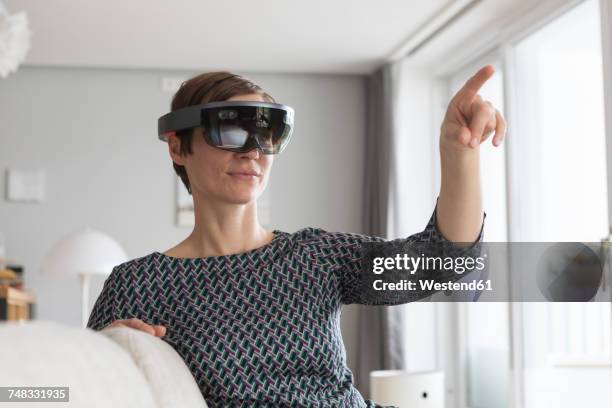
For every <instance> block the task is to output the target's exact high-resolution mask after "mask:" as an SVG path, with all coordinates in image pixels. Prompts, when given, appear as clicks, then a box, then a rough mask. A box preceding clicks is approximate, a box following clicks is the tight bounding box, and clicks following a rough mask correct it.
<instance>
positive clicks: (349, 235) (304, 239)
mask: <svg viewBox="0 0 612 408" xmlns="http://www.w3.org/2000/svg"><path fill="white" fill-rule="evenodd" d="M292 235H293V236H294V239H295V240H296V241H298V242H300V243H303V244H316V245H347V244H355V243H362V242H372V241H376V242H382V241H386V240H385V239H384V238H382V237H378V236H372V235H367V234H362V233H357V232H347V231H335V230H331V229H326V228H322V227H318V226H308V227H304V228H301V229H299V230H297V231H296V232H294V233H293V234H292Z"/></svg>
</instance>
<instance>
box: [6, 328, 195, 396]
mask: <svg viewBox="0 0 612 408" xmlns="http://www.w3.org/2000/svg"><path fill="white" fill-rule="evenodd" d="M0 386H55V387H69V402H54V403H53V407H55V408H60V407H70V408H77V407H78V408H81V407H83V408H85V407H86V408H96V407H105V408H106V407H113V408H123V407H125V408H138V407H147V408H174V407H177V408H178V407H181V408H192V407H193V408H206V402H205V401H204V398H203V397H202V394H201V392H200V390H199V388H198V386H197V384H196V382H195V379H194V378H193V376H192V374H191V372H190V371H189V368H188V367H187V366H186V365H185V363H184V361H183V359H182V358H181V357H180V355H179V354H178V353H177V352H176V351H175V350H174V349H173V348H172V347H171V346H170V345H169V344H168V343H166V342H165V341H163V340H162V339H160V338H158V337H155V336H153V335H150V334H148V333H145V332H142V331H139V330H135V329H131V328H127V327H114V328H109V329H105V330H102V331H99V332H98V331H94V330H91V329H89V328H86V329H83V328H78V327H73V326H68V325H65V324H62V323H57V322H52V321H45V320H31V321H22V322H17V323H15V322H2V323H0ZM0 405H2V407H11V406H15V407H19V408H26V407H27V406H30V405H32V406H34V407H40V406H43V405H46V404H44V403H42V404H41V403H40V402H32V403H25V402H15V403H6V402H3V403H0Z"/></svg>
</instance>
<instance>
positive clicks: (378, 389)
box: [370, 370, 445, 408]
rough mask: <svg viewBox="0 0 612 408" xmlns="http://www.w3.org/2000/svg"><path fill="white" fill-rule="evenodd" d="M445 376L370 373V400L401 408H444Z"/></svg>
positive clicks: (402, 372) (430, 373) (426, 373)
mask: <svg viewBox="0 0 612 408" xmlns="http://www.w3.org/2000/svg"><path fill="white" fill-rule="evenodd" d="M444 393H445V391H444V372H442V371H431V372H420V373H412V372H408V371H401V370H380V371H372V372H370V396H371V397H372V399H373V400H374V401H376V402H377V403H378V404H382V405H395V406H397V407H399V408H444Z"/></svg>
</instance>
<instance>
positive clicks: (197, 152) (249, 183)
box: [173, 94, 273, 204]
mask: <svg viewBox="0 0 612 408" xmlns="http://www.w3.org/2000/svg"><path fill="white" fill-rule="evenodd" d="M228 101H259V102H265V100H264V99H263V98H262V97H261V95H257V94H247V95H237V96H233V97H231V98H230V99H228ZM191 146H192V151H193V154H191V155H188V156H183V157H182V158H180V159H178V160H181V161H182V162H183V163H180V162H179V161H177V160H176V159H175V160H174V161H175V162H177V163H179V164H183V166H185V168H186V170H187V175H188V177H189V182H190V184H191V191H192V193H193V195H194V197H196V196H202V197H204V198H205V199H206V200H214V201H221V202H227V203H233V204H246V203H248V202H250V201H253V200H256V199H257V197H259V195H260V194H261V193H262V192H263V191H264V189H265V187H266V185H267V183H268V175H269V173H270V169H271V168H272V162H273V156H272V155H268V154H263V153H262V152H261V151H260V150H259V149H252V150H251V151H249V152H246V153H238V152H231V151H227V150H222V149H219V148H216V147H213V146H210V145H208V144H207V143H206V142H205V141H204V137H203V135H202V129H201V128H196V129H194V131H193V136H192V140H191ZM173 159H174V155H173ZM241 172H255V173H257V176H255V177H241V176H238V175H235V173H241Z"/></svg>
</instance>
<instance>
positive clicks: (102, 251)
mask: <svg viewBox="0 0 612 408" xmlns="http://www.w3.org/2000/svg"><path fill="white" fill-rule="evenodd" d="M125 261H127V254H126V253H125V251H124V250H123V248H122V247H121V245H119V243H117V241H115V240H114V239H113V238H111V237H110V236H108V235H106V234H105V233H103V232H100V231H97V230H94V229H92V228H89V227H87V228H84V229H82V230H79V231H76V232H73V233H71V234H68V235H66V236H65V237H63V238H61V239H60V240H59V241H58V242H57V243H56V244H55V245H54V246H53V247H52V248H51V249H50V250H49V252H48V253H47V254H46V255H45V257H44V259H43V262H42V266H41V271H42V272H43V273H48V274H54V275H58V276H79V278H80V280H81V323H82V325H83V327H86V326H87V319H88V318H89V282H90V277H91V275H110V273H111V272H112V270H113V267H114V266H116V265H118V264H120V263H123V262H125Z"/></svg>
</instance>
